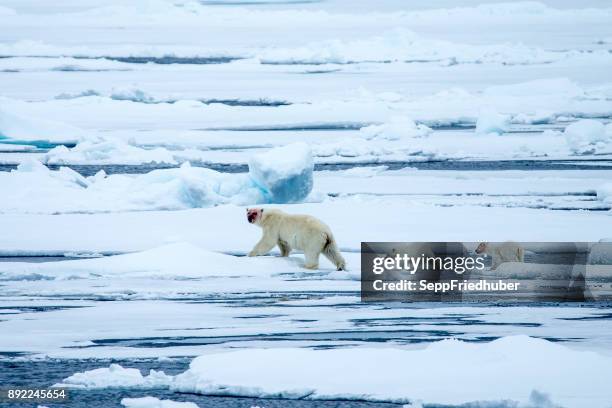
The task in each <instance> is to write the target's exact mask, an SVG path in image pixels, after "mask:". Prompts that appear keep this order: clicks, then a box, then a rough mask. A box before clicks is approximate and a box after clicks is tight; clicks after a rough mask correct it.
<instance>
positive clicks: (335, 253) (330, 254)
mask: <svg viewBox="0 0 612 408" xmlns="http://www.w3.org/2000/svg"><path fill="white" fill-rule="evenodd" d="M323 255H325V257H326V258H327V259H329V261H330V262H331V263H333V264H334V265H335V266H336V269H337V270H339V271H345V270H346V261H345V260H344V258H343V257H342V255H341V254H340V250H339V249H338V245H336V241H334V239H333V238H332V237H328V238H327V241H326V242H325V246H323Z"/></svg>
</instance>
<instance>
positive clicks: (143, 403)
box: [121, 397, 198, 408]
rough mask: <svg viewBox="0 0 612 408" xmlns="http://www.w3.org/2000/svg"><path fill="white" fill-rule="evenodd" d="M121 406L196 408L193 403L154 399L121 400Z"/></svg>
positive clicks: (129, 407) (138, 407)
mask: <svg viewBox="0 0 612 408" xmlns="http://www.w3.org/2000/svg"><path fill="white" fill-rule="evenodd" d="M121 405H123V406H124V407H126V408H198V406H197V405H196V404H194V403H193V402H177V401H171V400H160V399H158V398H155V397H142V398H123V399H122V400H121Z"/></svg>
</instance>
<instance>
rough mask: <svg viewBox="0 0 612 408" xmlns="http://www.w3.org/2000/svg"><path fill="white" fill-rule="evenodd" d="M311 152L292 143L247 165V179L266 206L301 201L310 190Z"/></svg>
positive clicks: (260, 155)
mask: <svg viewBox="0 0 612 408" xmlns="http://www.w3.org/2000/svg"><path fill="white" fill-rule="evenodd" d="M313 169H314V163H313V161H312V152H311V150H310V147H309V146H308V145H307V144H306V143H294V144H291V145H287V146H284V147H279V148H276V149H273V150H270V151H268V152H265V153H260V154H257V155H255V156H253V157H252V158H251V160H250V161H249V175H250V177H251V180H253V182H254V183H255V185H256V186H257V187H258V188H260V189H261V190H262V193H263V195H264V196H265V197H266V200H267V202H269V203H294V202H300V201H303V200H304V199H305V198H306V197H307V196H308V194H310V191H311V190H312V184H313V181H312V171H313Z"/></svg>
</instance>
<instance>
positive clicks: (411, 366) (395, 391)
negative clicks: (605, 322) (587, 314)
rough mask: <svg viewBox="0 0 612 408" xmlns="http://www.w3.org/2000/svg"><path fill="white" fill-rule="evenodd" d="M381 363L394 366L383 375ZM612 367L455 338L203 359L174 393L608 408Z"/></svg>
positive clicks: (525, 343) (523, 344) (545, 344)
mask: <svg viewBox="0 0 612 408" xmlns="http://www.w3.org/2000/svg"><path fill="white" fill-rule="evenodd" d="M533 361H538V364H536V365H534V364H533ZM559 361H563V364H564V367H567V368H568V369H569V370H570V371H572V372H589V373H591V374H593V375H592V376H591V375H589V376H567V375H565V373H564V372H562V371H560V370H559V369H558V363H559ZM380 362H388V363H389V364H387V365H386V366H385V369H383V370H381V368H380ZM610 363H611V362H610V360H609V357H605V358H604V357H602V356H601V355H599V354H597V353H592V352H576V351H572V350H570V349H567V348H566V347H565V346H562V345H558V344H555V343H552V342H549V341H547V340H541V339H534V338H530V337H527V336H513V337H506V338H501V339H498V340H494V341H492V342H490V343H485V344H470V343H465V342H461V341H457V340H452V339H449V340H443V341H440V342H436V343H433V344H431V345H429V346H427V347H426V348H424V349H420V350H396V349H340V350H333V351H325V350H323V351H315V350H307V349H270V350H248V351H246V350H245V351H236V352H231V353H224V354H213V355H205V356H202V357H198V358H196V359H195V360H194V361H193V362H192V363H191V364H190V368H189V370H187V371H186V372H185V373H183V374H180V375H178V376H176V377H175V378H174V381H173V383H172V388H173V389H176V390H179V391H183V392H199V393H203V394H221V395H240V396H258V397H273V398H296V399H303V398H306V399H339V398H343V399H344V398H347V399H366V400H383V401H395V402H410V401H413V400H417V401H422V402H424V403H428V404H440V405H444V404H449V405H450V404H453V405H460V404H467V403H473V402H476V401H487V402H498V403H500V402H501V401H504V400H509V401H515V402H518V403H523V404H525V403H527V402H529V399H530V396H531V394H532V393H533V392H534V391H535V392H538V393H544V394H547V395H550V398H551V400H552V401H553V402H554V403H555V404H560V405H561V406H564V407H567V408H571V407H583V406H585V405H587V406H589V407H602V408H603V407H608V403H609V402H610V399H611V398H612V394H611V391H610V390H609V387H608V386H607V382H606V377H607V376H608V375H610V374H611V371H610V370H611V365H610ZM238 366H239V367H240V368H239V369H237V368H236V367H238ZM322 372H324V373H326V375H325V376H321V373H322ZM347 372H350V373H351V374H350V375H346V373H347ZM475 382H476V383H478V387H474V386H473V385H474V383H475ZM440 384H444V392H443V393H441V392H440Z"/></svg>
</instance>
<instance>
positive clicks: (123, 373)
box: [56, 364, 172, 389]
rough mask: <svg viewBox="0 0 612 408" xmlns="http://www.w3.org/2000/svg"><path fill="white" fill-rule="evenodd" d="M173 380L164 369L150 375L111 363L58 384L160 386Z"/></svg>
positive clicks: (81, 386) (113, 386)
mask: <svg viewBox="0 0 612 408" xmlns="http://www.w3.org/2000/svg"><path fill="white" fill-rule="evenodd" d="M171 380H172V377H171V376H168V375H166V374H165V373H164V372H163V371H155V370H151V371H150V372H149V375H147V376H143V375H142V374H141V373H140V370H138V369H136V368H123V367H122V366H120V365H119V364H111V365H110V366H109V367H104V368H96V369H94V370H89V371H85V372H82V373H76V374H73V375H71V376H70V377H68V378H66V379H64V380H63V381H62V383H60V384H56V386H59V387H68V388H85V389H97V388H158V387H167V386H168V383H169V382H170V381H171Z"/></svg>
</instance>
